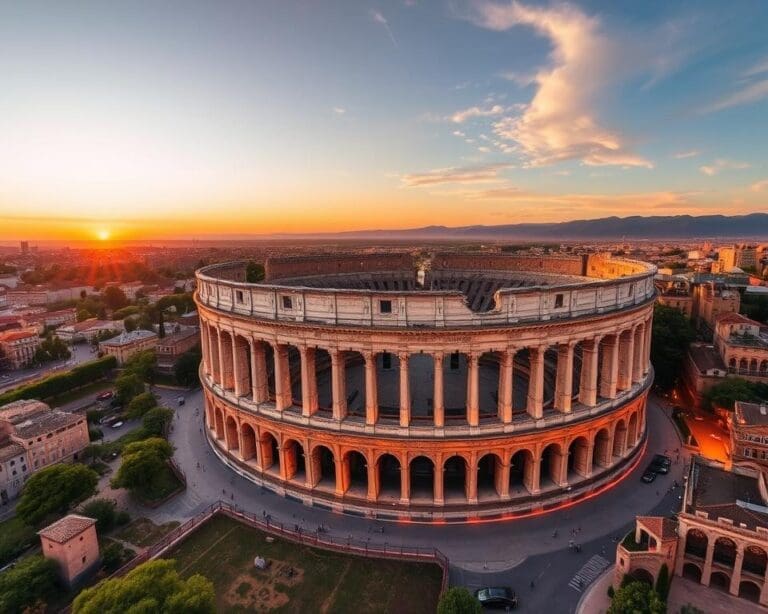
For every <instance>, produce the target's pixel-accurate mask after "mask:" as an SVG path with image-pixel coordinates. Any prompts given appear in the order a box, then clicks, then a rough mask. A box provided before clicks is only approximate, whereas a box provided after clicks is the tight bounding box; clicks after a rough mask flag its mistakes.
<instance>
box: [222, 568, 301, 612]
mask: <svg viewBox="0 0 768 614" xmlns="http://www.w3.org/2000/svg"><path fill="white" fill-rule="evenodd" d="M303 579H304V570H303V569H301V568H300V567H295V566H294V565H291V564H290V563H286V562H284V561H274V560H273V561H270V565H269V567H268V568H267V569H256V568H254V569H253V571H251V573H248V574H241V575H239V576H237V577H236V578H235V579H234V580H233V581H232V582H231V583H230V585H229V587H228V588H227V590H226V591H225V592H224V594H223V595H222V597H223V598H224V601H226V603H227V605H230V606H232V607H241V608H246V609H248V610H253V611H256V612H269V611H270V610H274V609H277V608H279V607H282V606H284V605H285V604H286V603H288V595H286V594H285V593H284V592H283V591H282V590H281V589H282V587H288V586H296V585H297V584H301V582H302V580H303Z"/></svg>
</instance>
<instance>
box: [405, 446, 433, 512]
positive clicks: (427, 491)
mask: <svg viewBox="0 0 768 614" xmlns="http://www.w3.org/2000/svg"><path fill="white" fill-rule="evenodd" d="M408 471H409V473H410V476H409V477H410V487H411V501H412V502H414V501H419V500H421V501H428V502H430V503H431V502H432V501H433V499H434V492H435V491H434V487H435V465H434V463H433V462H432V460H431V459H429V458H427V457H426V456H417V457H416V458H414V459H413V460H412V461H411V464H410V465H409V467H408Z"/></svg>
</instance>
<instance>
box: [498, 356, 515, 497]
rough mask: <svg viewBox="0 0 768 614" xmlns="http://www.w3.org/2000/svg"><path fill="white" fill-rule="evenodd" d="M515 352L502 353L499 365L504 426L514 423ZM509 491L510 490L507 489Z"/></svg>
mask: <svg viewBox="0 0 768 614" xmlns="http://www.w3.org/2000/svg"><path fill="white" fill-rule="evenodd" d="M514 363H515V350H514V349H511V348H510V349H507V350H505V351H504V352H502V353H501V364H500V365H499V408H498V412H499V420H500V421H501V422H502V423H504V424H509V423H510V422H512V398H513V397H512V390H513V386H512V382H513V381H514ZM507 491H509V488H507Z"/></svg>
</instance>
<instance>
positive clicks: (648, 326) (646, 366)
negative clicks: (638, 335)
mask: <svg viewBox="0 0 768 614" xmlns="http://www.w3.org/2000/svg"><path fill="white" fill-rule="evenodd" d="M652 339H653V318H652V317H651V318H649V319H648V320H646V321H645V358H644V359H643V374H645V373H648V371H650V369H651V341H652Z"/></svg>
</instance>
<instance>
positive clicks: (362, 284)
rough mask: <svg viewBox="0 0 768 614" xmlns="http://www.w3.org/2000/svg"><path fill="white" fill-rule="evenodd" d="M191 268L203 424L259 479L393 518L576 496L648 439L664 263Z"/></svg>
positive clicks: (613, 476) (528, 260)
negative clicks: (658, 273) (254, 271)
mask: <svg viewBox="0 0 768 614" xmlns="http://www.w3.org/2000/svg"><path fill="white" fill-rule="evenodd" d="M245 273H246V264H245V263H244V262H240V263H227V264H217V265H211V266H208V267H205V268H202V269H200V270H199V271H198V272H197V294H196V300H197V303H198V308H199V313H200V321H201V329H202V340H203V344H202V345H203V363H202V365H201V379H202V382H203V389H204V394H205V404H206V407H205V423H206V429H205V431H206V433H207V435H208V439H209V442H210V444H211V446H212V448H213V450H214V451H215V452H216V454H217V455H218V456H219V457H220V458H221V459H222V460H223V461H224V462H226V463H227V464H229V465H230V466H231V467H232V468H233V469H235V470H236V471H238V472H239V473H241V474H242V475H245V476H246V477H248V478H249V479H250V480H252V481H253V482H254V483H255V484H259V485H263V486H264V487H267V488H269V489H271V490H274V491H276V492H278V493H279V494H282V495H285V496H287V497H292V498H294V499H297V500H300V501H302V502H303V503H304V504H306V505H315V506H320V507H325V508H329V509H334V510H343V511H346V512H350V513H355V514H361V515H366V516H372V517H377V518H383V519H387V518H389V519H394V518H402V519H404V518H410V519H418V520H438V521H442V520H452V521H461V520H472V519H477V518H500V517H512V516H515V515H522V514H525V513H531V512H534V511H537V510H546V509H549V508H553V507H556V506H558V505H561V504H563V503H564V502H570V501H577V500H579V499H581V498H584V497H587V496H589V495H590V494H593V493H596V492H599V491H600V490H602V489H604V488H607V487H608V486H609V485H610V484H612V483H614V482H615V481H616V480H617V479H618V478H619V477H620V476H621V475H623V474H625V473H626V472H627V471H628V470H629V469H631V468H632V466H633V465H634V463H635V461H636V460H637V458H639V454H638V453H639V452H640V450H641V449H642V447H643V444H644V442H645V430H646V429H645V401H646V395H647V392H648V388H649V386H650V384H651V381H652V378H653V374H652V370H651V366H650V362H649V353H650V338H651V318H652V313H653V312H652V310H653V300H654V286H653V275H654V273H655V268H654V267H653V266H651V265H647V264H644V263H641V262H635V261H631V260H624V259H616V258H610V257H607V256H598V255H590V256H586V255H585V256H545V257H521V256H505V255H496V254H458V253H451V254H439V253H438V254H433V255H431V256H430V257H420V258H415V257H414V256H412V255H410V254H400V253H396V254H375V255H374V254H372V255H341V254H339V255H333V256H318V257H300V258H273V259H270V260H269V261H268V262H267V263H266V277H265V279H264V281H262V282H260V283H247V282H246V281H245V279H246V276H245Z"/></svg>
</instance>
